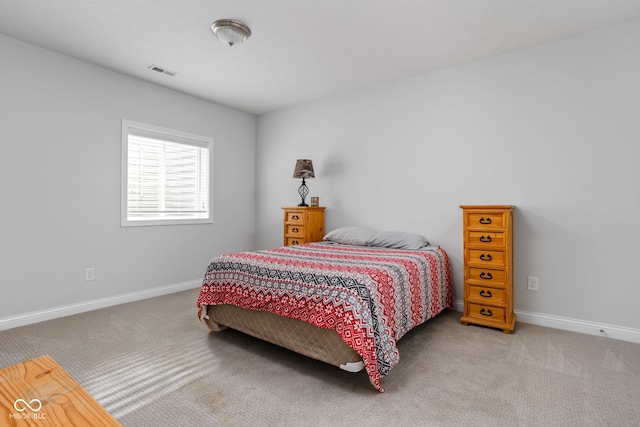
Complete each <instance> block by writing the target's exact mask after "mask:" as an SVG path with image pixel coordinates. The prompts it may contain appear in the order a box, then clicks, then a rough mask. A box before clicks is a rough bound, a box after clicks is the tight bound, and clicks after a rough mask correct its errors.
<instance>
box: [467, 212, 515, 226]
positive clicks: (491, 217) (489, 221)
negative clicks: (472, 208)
mask: <svg viewBox="0 0 640 427" xmlns="http://www.w3.org/2000/svg"><path fill="white" fill-rule="evenodd" d="M505 218H506V216H505V213H504V212H503V211H501V212H467V226H468V227H469V228H475V229H478V228H482V229H488V230H494V229H497V228H502V229H504V228H505V227H506V220H505Z"/></svg>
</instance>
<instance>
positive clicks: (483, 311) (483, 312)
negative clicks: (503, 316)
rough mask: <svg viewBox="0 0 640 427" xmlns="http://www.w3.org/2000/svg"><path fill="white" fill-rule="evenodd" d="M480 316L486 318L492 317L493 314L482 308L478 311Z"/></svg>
mask: <svg viewBox="0 0 640 427" xmlns="http://www.w3.org/2000/svg"><path fill="white" fill-rule="evenodd" d="M480 314H482V315H483V316H488V317H491V316H493V313H492V312H491V310H490V309H486V310H485V309H484V308H483V309H481V310H480Z"/></svg>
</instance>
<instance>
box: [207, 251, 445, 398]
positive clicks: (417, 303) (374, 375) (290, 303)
mask: <svg viewBox="0 0 640 427" xmlns="http://www.w3.org/2000/svg"><path fill="white" fill-rule="evenodd" d="M217 304H234V305H237V306H240V307H244V308H248V309H254V310H263V311H269V312H271V313H275V314H277V315H280V316H286V317H292V318H295V319H299V320H303V321H305V322H308V323H311V324H313V325H315V326H319V327H321V328H329V329H334V330H335V331H336V332H337V333H338V334H339V335H340V336H341V337H342V339H343V340H344V342H346V343H347V344H348V345H349V346H350V347H352V348H353V349H354V350H356V351H357V352H358V354H360V356H362V360H363V362H364V364H365V368H366V370H367V374H368V375H369V377H370V379H371V383H372V384H373V385H374V386H375V387H376V389H378V390H379V391H381V392H383V391H384V389H383V388H382V386H381V385H380V379H381V378H382V377H384V376H385V375H387V374H389V371H390V370H391V368H393V366H395V365H396V364H397V363H398V361H399V357H400V355H399V352H398V348H397V346H396V342H397V341H398V340H399V339H400V338H401V337H402V336H403V335H404V334H405V333H407V332H408V331H409V330H411V329H412V328H414V327H416V326H418V325H420V324H421V323H423V322H425V321H426V320H428V319H430V318H432V317H434V316H436V315H437V314H438V313H440V312H441V311H442V310H444V309H445V308H447V307H451V306H452V305H453V292H452V283H451V270H450V266H449V258H448V256H447V254H446V252H445V251H444V250H443V249H440V248H438V249H433V250H418V251H415V250H399V249H383V248H374V247H365V246H347V245H338V244H333V243H325V242H317V243H308V244H304V245H299V246H286V247H281V248H276V249H271V250H263V251H256V252H241V253H233V254H227V255H221V256H219V257H217V258H215V259H213V260H212V261H211V263H210V264H209V266H208V268H207V272H206V274H205V277H204V280H203V283H202V289H201V291H200V295H199V296H198V300H197V305H198V307H199V308H198V316H199V317H200V318H202V317H201V315H202V313H203V310H205V308H206V306H207V305H217ZM205 313H206V311H205Z"/></svg>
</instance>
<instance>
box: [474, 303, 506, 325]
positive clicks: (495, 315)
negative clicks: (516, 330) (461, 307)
mask: <svg viewBox="0 0 640 427" xmlns="http://www.w3.org/2000/svg"><path fill="white" fill-rule="evenodd" d="M469 316H471V317H477V318H479V319H483V320H489V321H492V322H502V323H504V322H505V320H506V318H505V316H504V308H502V307H494V306H492V305H484V304H474V303H469Z"/></svg>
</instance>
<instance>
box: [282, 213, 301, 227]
mask: <svg viewBox="0 0 640 427" xmlns="http://www.w3.org/2000/svg"><path fill="white" fill-rule="evenodd" d="M285 222H286V223H287V224H304V213H302V212H287V216H286V218H285Z"/></svg>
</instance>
